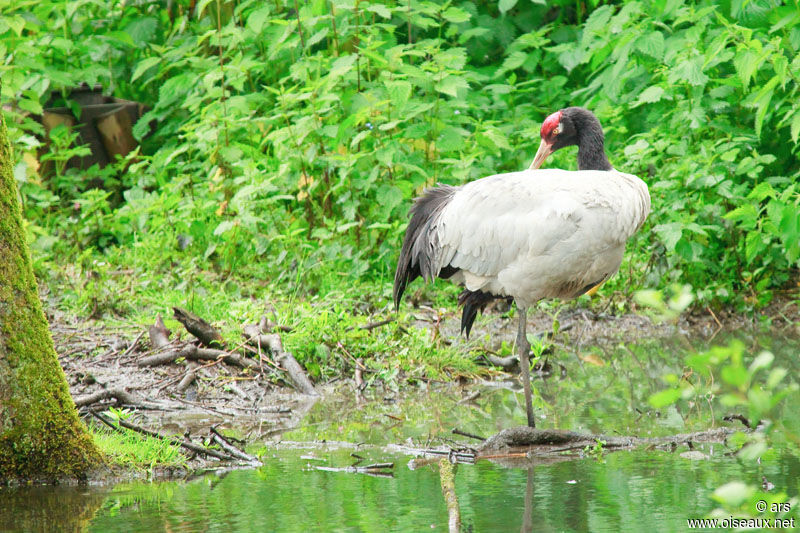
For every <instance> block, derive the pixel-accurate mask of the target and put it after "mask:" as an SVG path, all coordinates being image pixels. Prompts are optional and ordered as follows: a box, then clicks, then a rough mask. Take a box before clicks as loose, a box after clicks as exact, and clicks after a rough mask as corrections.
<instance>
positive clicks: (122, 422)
mask: <svg viewBox="0 0 800 533" xmlns="http://www.w3.org/2000/svg"><path fill="white" fill-rule="evenodd" d="M91 413H92V416H94V417H95V418H97V419H98V420H100V421H101V422H103V423H104V424H105V425H107V426H108V427H110V428H112V429H114V430H117V431H121V430H120V429H119V427H118V426H116V425H115V424H114V423H112V422H111V421H109V420H107V419H106V418H105V417H104V416H102V415H101V414H100V413H96V412H94V411H92V412H91ZM117 422H118V423H119V425H120V426H122V427H124V428H127V429H130V430H132V431H135V432H137V433H141V434H142V435H147V436H149V437H154V438H156V439H161V440H165V441H167V442H169V443H170V444H172V445H173V446H180V447H182V448H186V449H187V450H189V451H192V452H194V453H199V454H203V455H208V456H210V457H215V458H217V459H222V460H223V461H230V460H232V459H235V457H233V456H230V455H225V454H223V453H221V452H218V451H216V450H211V449H209V448H206V447H205V446H199V445H197V444H194V443H193V442H186V441H183V440H180V439H179V438H177V437H166V436H164V435H162V434H160V433H158V432H157V431H150V430H149V429H145V428H143V427H140V426H137V425H136V424H132V423H130V422H128V421H127V420H122V419H118V420H117Z"/></svg>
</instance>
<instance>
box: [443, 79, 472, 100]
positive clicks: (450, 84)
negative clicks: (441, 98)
mask: <svg viewBox="0 0 800 533" xmlns="http://www.w3.org/2000/svg"><path fill="white" fill-rule="evenodd" d="M459 89H469V83H468V82H467V80H466V79H464V78H462V77H461V76H454V75H452V74H448V75H447V76H446V77H445V78H444V79H443V80H442V81H440V82H439V83H437V84H436V90H437V91H439V92H440V93H444V94H448V95H450V96H453V97H457V96H458V91H459Z"/></svg>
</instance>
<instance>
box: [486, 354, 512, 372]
mask: <svg viewBox="0 0 800 533" xmlns="http://www.w3.org/2000/svg"><path fill="white" fill-rule="evenodd" d="M483 357H484V358H485V359H486V360H487V361H489V363H491V364H492V365H493V366H499V367H500V368H502V369H503V370H505V371H506V372H512V373H516V372H519V358H518V357H517V356H516V355H509V356H508V357H498V356H496V355H493V354H490V353H485V354H483Z"/></svg>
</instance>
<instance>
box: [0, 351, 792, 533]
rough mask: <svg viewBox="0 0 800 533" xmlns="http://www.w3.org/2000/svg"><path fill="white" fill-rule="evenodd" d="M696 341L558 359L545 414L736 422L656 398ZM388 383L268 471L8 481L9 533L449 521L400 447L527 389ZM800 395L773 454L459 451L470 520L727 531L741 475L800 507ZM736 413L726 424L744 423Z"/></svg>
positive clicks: (377, 527)
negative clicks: (103, 482)
mask: <svg viewBox="0 0 800 533" xmlns="http://www.w3.org/2000/svg"><path fill="white" fill-rule="evenodd" d="M749 346H750V348H751V350H750V353H753V354H755V353H757V351H758V350H759V349H760V348H768V349H770V350H771V351H772V352H773V353H775V356H776V359H775V363H774V364H775V365H780V366H781V367H783V368H785V369H786V370H787V371H788V373H789V375H790V376H796V375H797V371H798V370H799V368H798V358H797V354H798V351H797V348H798V343H797V342H794V341H786V340H782V341H775V340H769V341H765V340H762V339H759V340H758V341H755V340H752V339H751V340H750V341H749ZM686 352H687V349H686V347H685V346H684V345H683V344H682V342H680V341H675V342H672V341H665V340H663V339H662V340H659V341H648V342H644V341H637V342H636V343H624V344H615V345H611V346H608V347H605V348H603V349H596V348H595V351H593V352H592V354H593V357H587V356H586V354H581V355H580V357H579V356H575V355H572V356H567V357H565V358H564V360H563V361H559V363H560V364H563V365H564V367H565V368H566V375H565V376H564V375H561V372H556V373H555V374H554V376H552V377H550V378H548V379H544V380H542V379H539V380H537V381H536V382H535V388H536V390H537V393H538V396H537V398H538V406H537V414H538V415H539V416H540V417H541V418H540V420H541V427H559V428H564V429H572V430H579V431H586V432H592V433H604V434H607V435H639V436H658V435H669V434H674V433H687V432H692V431H700V430H704V429H708V428H709V423H710V421H711V420H712V419H713V420H714V421H715V422H714V423H715V425H720V424H723V422H721V419H722V417H723V416H724V414H726V412H727V411H726V410H730V411H732V412H736V410H735V409H732V408H728V407H726V406H725V405H724V403H721V402H719V399H717V398H703V401H698V402H696V403H692V402H689V404H687V405H686V406H684V407H683V408H682V409H679V408H678V407H676V406H675V405H671V406H669V407H665V408H662V409H656V408H654V407H652V406H650V405H649V404H648V401H647V400H648V398H649V397H650V395H651V394H653V393H655V392H658V391H660V390H663V389H664V388H665V386H666V384H665V383H664V381H663V380H662V379H661V376H662V375H664V374H665V373H669V372H676V373H680V372H682V371H684V370H685V369H684V366H683V363H682V361H683V357H684V356H685V354H686ZM579 354H580V351H579ZM581 357H582V358H581ZM556 366H557V365H556ZM478 390H479V391H480V394H479V395H477V396H475V392H476V391H478ZM376 396H377V397H375V398H371V399H367V400H365V401H363V402H361V403H358V402H356V400H355V399H354V397H353V396H352V395H345V396H336V397H331V398H329V399H326V400H324V401H321V402H319V403H318V404H317V405H316V406H315V407H314V409H313V410H312V411H311V412H310V413H309V415H308V416H307V417H306V418H305V419H304V420H303V421H302V423H301V425H300V426H299V427H297V428H295V429H294V430H292V431H290V432H288V433H286V434H285V435H283V439H284V441H285V442H284V443H271V444H267V445H266V447H265V448H262V450H261V454H262V460H263V462H264V466H263V467H261V468H258V469H253V470H233V471H218V472H210V473H207V474H205V475H202V476H200V477H197V478H195V479H193V480H191V481H165V482H154V483H120V484H118V485H116V486H113V487H103V488H93V487H22V488H16V489H2V490H0V531H97V532H125V533H128V532H133V531H148V532H153V531H209V532H211V531H225V532H228V531H298V532H300V531H376V532H377V531H447V530H448V518H449V513H448V507H447V506H446V504H445V499H444V497H443V495H442V484H441V480H440V476H439V468H438V465H437V463H436V462H432V463H429V464H422V465H421V466H419V463H418V462H412V461H411V459H412V458H411V457H410V456H408V455H405V454H401V453H399V452H398V451H397V448H393V447H391V446H387V445H390V444H403V443H414V444H415V445H417V446H424V445H425V444H426V443H431V442H438V443H441V442H442V441H443V440H442V439H447V438H452V437H453V436H452V434H450V430H451V429H452V428H454V427H458V428H459V429H462V430H464V431H467V432H471V433H475V434H479V435H484V436H488V435H490V434H492V433H494V432H496V431H497V430H499V429H502V428H504V427H509V426H512V425H516V424H521V423H523V422H524V419H525V414H524V407H523V405H522V404H521V402H522V395H521V393H519V392H517V391H515V390H512V389H510V388H506V387H498V386H497V385H496V384H494V385H492V386H482V387H470V389H469V390H461V389H459V388H457V387H440V388H439V389H436V390H433V389H431V388H429V387H428V388H420V389H419V390H417V391H414V392H413V393H407V394H402V395H399V394H395V395H392V394H388V395H387V394H385V393H382V394H379V395H376ZM799 401H800V394H798V392H797V391H793V392H791V393H790V394H789V396H788V397H786V398H785V399H784V401H783V403H782V404H781V406H780V407H779V408H778V409H777V410H776V411H775V413H776V420H774V421H772V423H777V424H778V425H779V427H780V429H779V430H776V431H773V432H772V433H771V435H770V442H769V449H768V450H766V451H764V452H763V453H761V454H760V459H757V458H743V457H741V456H739V455H735V454H734V453H732V452H734V451H735V450H736V448H735V446H733V445H732V444H731V443H715V444H703V445H696V446H694V448H693V449H692V450H689V449H688V448H687V447H685V446H681V447H678V448H677V449H675V450H662V449H648V448H640V449H636V450H633V451H627V450H623V451H617V452H606V453H603V452H602V450H599V451H598V450H589V449H587V450H585V453H582V454H580V456H579V457H577V458H575V457H571V458H565V457H552V458H547V459H546V460H540V461H537V462H535V463H534V462H531V461H524V460H523V461H516V462H514V463H507V462H503V460H502V459H498V460H495V461H491V460H480V461H478V462H477V463H475V464H459V465H457V466H456V472H455V495H456V497H457V501H458V510H459V514H460V530H461V531H614V532H616V531H647V530H651V531H659V532H660V531H689V530H692V529H693V526H694V524H692V523H690V522H689V520H694V519H701V518H706V517H709V516H712V514H713V513H716V514H713V515H714V516H717V517H721V518H725V519H728V520H729V521H728V522H727V523H725V522H722V523H721V526H720V527H723V528H724V526H725V525H726V524H727V525H730V524H732V523H733V522H731V520H732V519H734V518H735V517H736V516H739V515H738V514H737V513H739V512H740V511H741V510H742V508H743V507H747V506H748V505H750V503H748V502H747V501H744V503H741V502H740V504H737V503H736V502H735V501H734V503H733V504H731V498H732V499H733V500H735V499H736V497H737V496H736V494H733V495H732V496H731V495H730V494H729V495H728V496H729V497H728V501H725V500H724V499H723V500H720V499H714V498H713V497H712V495H713V494H714V493H715V491H718V490H719V489H720V487H726V486H727V487H731V486H735V484H736V483H740V484H744V485H748V486H751V487H756V488H757V489H758V490H763V491H764V494H766V495H767V496H764V502H765V504H768V505H772V504H773V501H772V500H773V499H774V500H775V501H781V502H783V503H782V505H784V506H786V505H788V506H789V508H790V510H789V513H779V514H778V515H779V516H786V517H787V519H788V517H791V516H797V510H796V509H791V507H792V506H797V505H798V504H797V495H798V494H799V493H800V450H799V448H798V436H799V435H800V417H799V416H798V412H800V410H798V402H799ZM735 424H738V422H734V423H730V424H728V425H729V426H730V427H732V428H733V429H739V427H741V426H739V427H737V426H736V425H735ZM463 440H464V439H463V438H459V441H462V442H463ZM288 441H292V442H293V443H300V444H287V442H288ZM353 454H356V455H358V456H359V458H360V459H357V458H355V457H354V456H353ZM358 460H360V461H361V463H360V464H370V463H387V462H392V463H394V468H392V469H390V470H385V471H382V474H383V475H368V474H364V473H356V472H352V471H350V472H348V471H336V469H344V468H346V467H348V466H351V465H353V464H354V463H355V462H356V461H358ZM320 467H322V468H325V469H320ZM387 473H391V475H386V474H387ZM731 483H733V484H734V485H730V484H731ZM766 489H769V490H766ZM731 490H732V489H731ZM726 494H727V493H726ZM754 498H755V497H754ZM792 498H794V499H792ZM753 501H756V500H753ZM758 501H761V500H758ZM731 505H733V507H732V506H731ZM715 510H716V511H715ZM785 510H786V509H784V511H785ZM756 514H757V513H756ZM764 516H767V517H774V516H775V514H774V513H766V514H765V515H764ZM795 520H796V519H795ZM772 525H774V523H773V524H772ZM783 529H786V528H783ZM698 530H702V528H700V529H698ZM776 530H781V529H780V528H776ZM789 530H790V529H789Z"/></svg>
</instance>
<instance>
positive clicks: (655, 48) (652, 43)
mask: <svg viewBox="0 0 800 533" xmlns="http://www.w3.org/2000/svg"><path fill="white" fill-rule="evenodd" d="M636 49H637V50H639V51H640V52H642V53H643V54H647V55H649V56H650V57H653V58H655V59H658V60H661V59H662V58H663V57H664V35H663V34H662V33H661V32H660V31H652V32H650V33H646V34H644V35H642V36H641V37H639V38H638V39H636Z"/></svg>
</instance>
